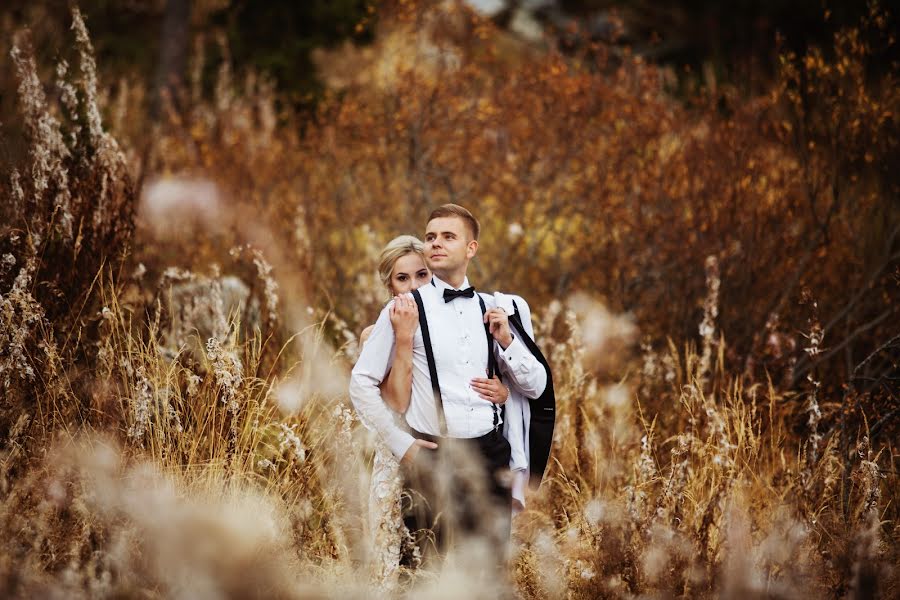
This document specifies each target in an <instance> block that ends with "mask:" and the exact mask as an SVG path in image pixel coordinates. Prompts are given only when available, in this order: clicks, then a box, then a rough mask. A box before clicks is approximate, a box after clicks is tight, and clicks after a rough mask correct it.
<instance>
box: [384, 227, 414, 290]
mask: <svg viewBox="0 0 900 600" xmlns="http://www.w3.org/2000/svg"><path fill="white" fill-rule="evenodd" d="M412 253H416V254H418V255H419V256H421V257H422V262H425V245H424V244H422V240H420V239H419V238H417V237H415V236H412V235H401V236H398V237H395V238H394V239H392V240H391V241H389V242H388V243H387V245H386V246H385V247H384V248H383V249H382V250H381V258H380V259H379V260H378V275H379V276H380V277H381V283H383V284H384V287H386V288H387V289H388V291H391V274H392V273H393V272H394V264H396V262H397V261H398V260H399V259H401V258H403V257H404V256H406V255H407V254H412Z"/></svg>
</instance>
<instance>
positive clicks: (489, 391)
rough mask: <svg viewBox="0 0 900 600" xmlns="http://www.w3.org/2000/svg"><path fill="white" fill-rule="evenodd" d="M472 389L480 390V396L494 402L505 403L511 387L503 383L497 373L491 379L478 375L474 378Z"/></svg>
mask: <svg viewBox="0 0 900 600" xmlns="http://www.w3.org/2000/svg"><path fill="white" fill-rule="evenodd" d="M472 389H473V390H475V391H476V392H478V395H479V396H481V397H482V398H484V399H485V400H487V401H488V402H493V403H494V404H503V403H504V402H506V401H507V399H509V388H507V387H506V386H505V385H503V383H502V382H501V381H500V379H499V378H498V377H497V376H496V375H494V376H493V377H492V378H491V379H486V378H484V377H476V378H475V379H473V380H472Z"/></svg>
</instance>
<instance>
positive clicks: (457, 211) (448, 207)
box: [428, 204, 481, 240]
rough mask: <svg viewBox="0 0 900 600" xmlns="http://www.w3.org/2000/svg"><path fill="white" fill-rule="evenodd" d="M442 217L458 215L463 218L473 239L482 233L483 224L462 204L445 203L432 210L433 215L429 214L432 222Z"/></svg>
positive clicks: (429, 219)
mask: <svg viewBox="0 0 900 600" xmlns="http://www.w3.org/2000/svg"><path fill="white" fill-rule="evenodd" d="M442 217H456V218H457V219H462V221H463V223H465V224H466V227H467V228H468V229H469V233H471V234H472V239H473V240H477V239H478V234H479V233H481V225H480V224H479V223H478V219H476V218H475V217H474V215H472V213H470V212H469V210H468V209H467V208H465V207H464V206H460V205H459V204H444V205H441V206H438V207H437V208H436V209H434V210H433V211H431V215H429V216H428V221H429V222H431V221H432V220H433V219H440V218H442Z"/></svg>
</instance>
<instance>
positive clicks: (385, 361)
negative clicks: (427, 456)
mask: <svg viewBox="0 0 900 600" xmlns="http://www.w3.org/2000/svg"><path fill="white" fill-rule="evenodd" d="M390 306H391V305H390V304H389V305H388V306H387V307H385V308H384V310H382V311H381V314H380V315H378V320H377V321H376V322H375V327H374V329H372V333H371V334H370V335H369V339H368V340H367V341H366V344H365V346H363V348H362V352H361V353H360V355H359V360H357V361H356V365H355V366H354V367H353V371H352V372H351V374H350V401H351V402H353V406H354V407H355V408H356V412H357V413H358V414H359V417H360V420H362V422H363V424H364V425H365V426H366V427H368V428H370V429H373V430H374V431H375V432H376V433H377V434H378V435H379V436H380V437H381V439H382V440H384V443H385V444H387V446H388V448H390V450H391V452H393V454H394V456H396V457H397V458H398V459H401V458H403V456H404V455H405V454H406V452H407V450H409V448H410V446H411V445H412V444H413V441H414V439H413V437H412V436H411V435H410V434H408V433H407V432H405V431H403V430H402V429H400V428H399V427H397V425H396V423H395V422H394V417H393V415H392V414H391V411H390V409H389V408H388V407H387V405H386V404H385V403H384V400H383V399H382V398H381V390H380V389H379V387H378V386H379V385H380V384H381V382H382V380H383V379H384V377H385V374H386V373H387V370H388V367H390V360H391V355H392V353H393V348H394V329H393V327H392V326H391V318H390Z"/></svg>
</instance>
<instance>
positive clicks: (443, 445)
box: [402, 430, 512, 565]
mask: <svg viewBox="0 0 900 600" xmlns="http://www.w3.org/2000/svg"><path fill="white" fill-rule="evenodd" d="M411 433H412V435H413V436H414V437H415V438H417V439H421V440H428V441H431V442H435V443H436V444H437V445H438V448H437V450H429V449H427V448H422V449H421V450H420V451H419V453H418V454H417V455H416V460H415V464H414V465H413V466H411V467H407V466H404V468H403V475H404V483H405V488H406V489H405V493H404V500H403V520H404V523H405V524H406V527H407V528H408V529H409V531H410V533H411V534H412V536H413V540H414V541H415V542H416V544H417V546H418V548H419V550H420V552H421V553H422V555H423V557H425V558H426V559H427V558H428V557H434V556H440V555H444V554H446V552H447V550H448V549H449V548H450V547H451V546H452V545H453V544H455V543H458V542H459V541H460V540H462V539H463V538H464V537H466V536H479V537H481V538H482V539H484V540H487V541H488V543H489V544H491V546H492V547H495V548H496V550H497V553H496V555H497V557H498V558H499V559H500V560H501V561H502V560H505V557H506V552H507V546H508V542H509V534H510V505H511V501H512V497H511V490H510V485H509V483H510V478H509V476H508V473H509V459H510V447H509V442H508V441H507V440H506V438H505V437H503V432H502V431H499V430H494V431H491V432H489V433H487V434H486V435H483V436H481V437H477V438H471V439H464V438H443V437H437V436H432V435H428V434H425V433H420V432H417V431H412V432H411ZM402 562H403V563H405V564H407V565H409V564H410V561H409V560H408V557H404V560H403V561H402Z"/></svg>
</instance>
